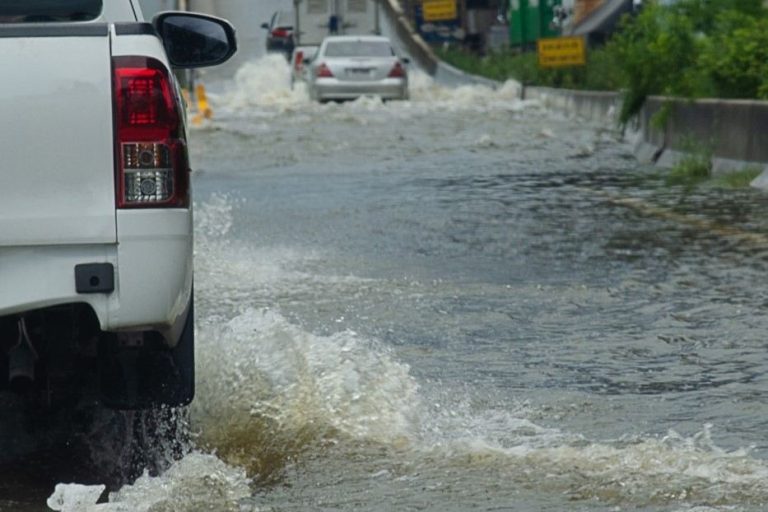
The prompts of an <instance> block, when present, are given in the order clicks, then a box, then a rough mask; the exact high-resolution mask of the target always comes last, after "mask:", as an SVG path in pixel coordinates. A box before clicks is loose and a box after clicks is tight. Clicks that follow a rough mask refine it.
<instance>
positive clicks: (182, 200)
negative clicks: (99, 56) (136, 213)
mask: <svg viewBox="0 0 768 512" xmlns="http://www.w3.org/2000/svg"><path fill="white" fill-rule="evenodd" d="M113 66H114V101H115V152H116V167H117V175H116V185H115V187H116V192H117V207H118V208H162V207H165V208H186V207H188V206H189V157H188V154H187V144H186V136H185V133H184V126H183V124H182V114H181V111H180V109H179V105H180V103H179V101H178V98H177V93H176V89H175V87H174V84H173V82H172V80H171V77H170V74H169V72H168V70H167V68H166V67H165V66H164V65H163V64H162V63H161V62H160V61H157V60H155V59H151V58H146V57H115V58H114V60H113Z"/></svg>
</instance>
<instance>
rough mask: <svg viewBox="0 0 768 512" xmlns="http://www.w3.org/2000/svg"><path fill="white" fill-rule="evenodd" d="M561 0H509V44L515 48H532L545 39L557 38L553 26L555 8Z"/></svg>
mask: <svg viewBox="0 0 768 512" xmlns="http://www.w3.org/2000/svg"><path fill="white" fill-rule="evenodd" d="M558 5H560V0H509V43H510V45H512V46H513V47H514V46H516V47H531V46H534V45H535V44H536V41H537V40H538V39H541V38H543V37H557V36H559V35H560V31H559V30H558V29H557V28H556V27H554V26H553V24H552V20H553V19H554V16H555V13H554V10H555V7H556V6H558Z"/></svg>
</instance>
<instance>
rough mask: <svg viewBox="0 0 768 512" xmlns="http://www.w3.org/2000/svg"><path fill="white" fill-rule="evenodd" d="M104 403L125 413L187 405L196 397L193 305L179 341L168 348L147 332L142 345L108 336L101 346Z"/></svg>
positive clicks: (101, 383) (162, 341)
mask: <svg viewBox="0 0 768 512" xmlns="http://www.w3.org/2000/svg"><path fill="white" fill-rule="evenodd" d="M99 373H100V376H99V381H100V388H101V389H100V391H101V393H100V395H101V401H102V403H103V404H104V405H105V406H106V407H110V408H113V409H123V410H136V409H148V408H152V407H158V406H163V405H164V406H169V407H180V406H184V405H188V404H189V403H190V402H191V401H192V399H193V398H194V396H195V329H194V305H193V304H190V309H189V314H188V315H187V320H186V322H185V325H184V330H183V332H182V334H181V337H180V338H179V342H178V343H177V344H176V346H175V347H174V348H172V349H171V348H168V347H167V345H166V344H165V341H164V340H163V339H162V336H160V335H159V334H157V333H145V335H144V339H143V342H142V343H141V344H137V346H133V347H125V346H121V345H120V344H119V343H118V341H117V336H115V335H114V334H107V335H105V336H104V337H103V339H102V340H101V342H100V343H99Z"/></svg>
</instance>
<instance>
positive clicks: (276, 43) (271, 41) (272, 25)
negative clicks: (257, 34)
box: [261, 11, 295, 58]
mask: <svg viewBox="0 0 768 512" xmlns="http://www.w3.org/2000/svg"><path fill="white" fill-rule="evenodd" d="M261 28H263V29H264V30H266V31H267V44H266V46H267V53H271V52H280V53H283V54H284V55H285V56H286V58H290V56H291V53H292V52H293V47H294V46H295V43H294V39H293V11H276V12H275V13H274V14H272V18H270V20H269V23H262V25H261Z"/></svg>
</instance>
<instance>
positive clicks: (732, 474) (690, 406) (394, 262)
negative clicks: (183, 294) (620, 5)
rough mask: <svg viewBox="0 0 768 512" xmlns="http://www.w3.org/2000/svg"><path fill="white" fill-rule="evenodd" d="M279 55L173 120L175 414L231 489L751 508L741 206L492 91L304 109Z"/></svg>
mask: <svg viewBox="0 0 768 512" xmlns="http://www.w3.org/2000/svg"><path fill="white" fill-rule="evenodd" d="M279 70H280V65H279V64H277V63H276V62H270V61H262V62H261V63H260V64H254V65H252V66H251V67H249V68H246V69H244V70H243V71H241V74H240V75H239V81H238V82H237V83H236V85H234V86H233V88H232V89H231V90H230V91H229V92H228V93H224V94H222V95H221V96H220V97H219V98H217V101H218V103H219V105H220V107H219V108H218V110H217V119H216V121H215V122H213V123H212V124H211V125H209V126H207V127H205V128H204V129H202V130H199V131H196V132H195V133H194V139H195V141H194V142H195V145H194V147H195V148H197V149H198V151H197V153H196V154H195V158H196V161H197V168H198V174H197V176H196V193H197V198H198V201H199V203H198V204H199V207H198V209H197V216H198V217H197V218H198V227H199V232H198V253H197V275H198V279H199V280H201V281H202V282H201V283H200V285H199V286H200V287H201V289H202V294H201V295H202V297H203V304H202V306H201V314H200V321H199V324H200V339H201V345H202V346H201V352H202V354H203V357H202V372H201V379H202V382H201V386H200V393H199V398H198V401H197V402H196V405H195V407H194V408H193V419H194V420H193V421H194V422H195V426H196V428H197V429H199V431H200V437H199V439H198V442H199V446H201V447H205V448H206V449H208V450H215V451H216V453H217V455H218V457H219V458H220V459H222V460H224V461H226V462H227V463H229V464H231V465H233V466H235V467H237V468H244V469H245V470H246V471H247V473H248V474H249V476H252V477H254V478H255V481H256V482H257V485H256V491H255V496H254V497H253V498H251V499H249V500H246V503H248V504H253V505H254V506H256V507H258V509H259V510H308V509H312V510H331V509H332V510H358V509H364V510H417V509H420V510H457V511H458V510H468V509H480V510H532V511H533V510H537V511H541V510H553V511H554V510H623V509H632V510H659V511H662V510H664V511H666V510H670V511H677V510H699V511H701V510H762V509H764V506H765V503H766V501H767V500H768V483H767V482H766V476H768V464H766V461H765V457H766V456H767V455H768V450H766V448H767V447H768V445H767V444H766V441H765V436H764V426H765V421H766V420H765V418H766V416H765V412H766V409H765V406H766V403H765V402H766V399H765V397H764V393H763V392H764V390H765V387H766V370H768V365H767V364H766V357H765V337H764V333H765V332H766V327H768V321H766V319H765V316H764V312H765V310H766V304H767V303H766V294H765V291H764V290H763V289H762V287H761V286H760V284H759V283H761V282H762V279H761V278H762V276H763V274H764V270H765V264H766V262H765V255H766V251H765V250H766V247H768V245H767V244H766V243H765V241H766V239H765V238H763V237H761V236H760V235H759V234H760V233H763V232H765V230H764V227H765V226H764V225H763V224H764V221H763V220H762V219H763V218H764V216H763V215H762V214H761V212H763V211H765V207H766V198H765V197H764V196H763V195H762V194H760V193H757V192H752V191H723V190H720V189H712V188H704V189H694V190H686V189H684V188H681V187H677V188H675V187H668V186H666V185H665V184H664V182H663V180H662V179H661V178H658V177H654V176H653V173H652V171H651V170H649V169H643V168H640V167H639V166H638V165H637V163H636V162H635V161H634V159H633V158H632V157H631V155H630V148H629V147H628V146H627V145H626V144H624V143H621V142H619V141H617V140H616V139H615V137H614V135H613V134H612V133H611V132H609V131H603V130H600V129H598V128H595V127H588V126H584V124H583V123H582V122H580V121H577V120H571V119H567V118H565V117H563V116H561V115H559V114H557V113H553V112H547V111H545V110H543V109H542V108H540V106H538V105H536V104H526V103H521V102H519V101H518V100H517V99H516V92H517V91H515V90H514V87H513V86H512V85H509V86H507V87H506V88H502V89H501V90H499V91H495V92H491V91H489V90H486V89H483V88H480V87H467V88H463V89H459V90H444V89H441V88H439V87H436V86H434V85H433V84H431V83H430V82H429V80H428V79H426V78H425V77H419V76H416V77H415V78H414V81H413V82H414V83H413V84H412V86H413V93H412V98H413V101H411V102H407V103H390V104H382V103H380V102H379V101H376V100H372V99H370V100H369V99H364V100H360V101H358V102H355V103H351V104H343V105H333V104H332V105H324V106H319V105H314V104H308V103H306V101H305V100H303V98H302V93H301V91H300V90H299V91H294V92H293V93H291V92H290V91H288V90H287V89H286V88H285V87H279V86H278V85H279V80H277V79H276V77H279V76H280V74H279ZM267 77H268V78H267ZM267 81H268V83H267ZM276 82H277V84H278V85H276ZM268 84H271V86H272V88H270V86H269V85H268ZM222 155H226V158H224V159H222ZM627 199H631V200H633V201H634V202H627ZM724 226H728V227H729V228H731V229H732V230H734V231H733V232H731V231H728V230H724V228H723V227H724ZM750 233H757V235H754V236H748V235H747V234H750ZM696 507H699V508H696Z"/></svg>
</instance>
